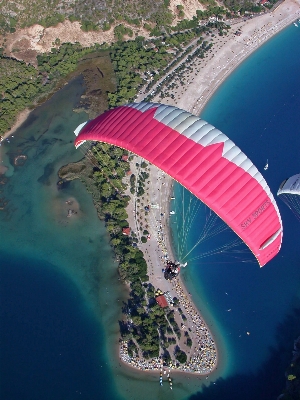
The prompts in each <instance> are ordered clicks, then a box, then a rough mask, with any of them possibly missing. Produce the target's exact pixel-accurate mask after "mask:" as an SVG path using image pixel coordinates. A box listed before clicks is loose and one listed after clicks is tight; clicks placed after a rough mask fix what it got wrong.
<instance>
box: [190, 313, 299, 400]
mask: <svg viewBox="0 0 300 400" xmlns="http://www.w3.org/2000/svg"><path fill="white" fill-rule="evenodd" d="M299 322H300V307H298V308H295V309H294V310H293V312H292V313H291V314H289V315H288V316H287V317H286V318H285V319H284V321H283V322H282V323H280V324H279V325H278V327H277V332H276V341H277V345H276V346H275V347H270V349H269V350H270V355H269V357H268V359H267V360H266V362H265V363H264V364H263V365H262V366H261V368H260V369H259V371H258V372H257V373H252V374H247V375H242V374H240V375H239V374H236V375H234V376H232V377H229V378H227V379H223V378H220V379H218V380H217V381H216V382H215V383H212V384H210V385H209V386H204V385H203V388H202V391H201V393H200V392H198V393H196V394H195V395H192V396H191V397H190V398H189V400H276V399H277V398H278V396H279V395H280V394H281V393H282V392H283V390H284V388H285V379H286V378H285V371H286V369H287V367H288V365H289V364H290V362H291V360H292V350H293V346H294V341H295V339H296V338H297V337H298V336H299V334H300V324H299ZM245 362H247V360H245Z"/></svg>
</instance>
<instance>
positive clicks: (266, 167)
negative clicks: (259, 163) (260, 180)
mask: <svg viewBox="0 0 300 400" xmlns="http://www.w3.org/2000/svg"><path fill="white" fill-rule="evenodd" d="M268 168H269V164H268V160H267V163H266V165H265V166H264V170H265V171H266V170H267V169H268Z"/></svg>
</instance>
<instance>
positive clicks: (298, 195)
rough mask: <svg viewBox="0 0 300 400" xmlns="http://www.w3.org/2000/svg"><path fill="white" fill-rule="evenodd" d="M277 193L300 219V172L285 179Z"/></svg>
mask: <svg viewBox="0 0 300 400" xmlns="http://www.w3.org/2000/svg"><path fill="white" fill-rule="evenodd" d="M277 195H278V196H279V197H280V198H281V200H282V201H283V202H284V203H285V204H286V205H287V206H288V207H289V208H290V209H291V210H292V211H293V213H294V214H295V215H296V217H297V218H298V219H299V220H300V174H297V175H293V176H291V177H290V178H288V179H286V180H284V181H283V182H282V184H281V185H280V187H279V190H278V192H277Z"/></svg>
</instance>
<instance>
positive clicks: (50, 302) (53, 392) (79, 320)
mask: <svg viewBox="0 0 300 400" xmlns="http://www.w3.org/2000/svg"><path fill="white" fill-rule="evenodd" d="M0 264H1V265H0V293H1V295H0V296H1V381H2V384H1V399H10V400H11V399H24V400H25V399H28V400H29V399H30V400H34V399H41V398H43V399H81V398H85V399H95V398H97V396H96V394H100V393H101V392H102V393H103V394H104V393H105V391H106V387H105V386H106V385H105V382H107V376H106V375H107V374H106V373H105V372H102V374H101V379H99V372H98V371H99V368H100V365H99V364H100V363H101V362H103V363H104V360H101V357H99V353H100V352H99V345H100V341H101V339H102V340H103V337H102V332H101V330H100V329H99V325H98V324H97V323H96V322H95V321H94V320H93V318H92V317H91V316H89V313H88V312H87V310H86V309H85V307H84V306H83V304H84V302H83V299H82V296H81V294H80V293H79V290H78V289H77V288H76V286H75V285H72V284H70V281H69V279H68V278H67V277H66V276H64V275H62V274H61V272H60V271H58V270H57V268H55V266H53V265H50V264H49V265H47V264H46V263H45V262H40V263H39V262H38V261H37V260H36V259H26V258H24V257H17V256H15V257H12V254H9V255H5V254H3V253H2V254H1V262H0ZM97 372H98V373H97ZM108 394H109V390H108Z"/></svg>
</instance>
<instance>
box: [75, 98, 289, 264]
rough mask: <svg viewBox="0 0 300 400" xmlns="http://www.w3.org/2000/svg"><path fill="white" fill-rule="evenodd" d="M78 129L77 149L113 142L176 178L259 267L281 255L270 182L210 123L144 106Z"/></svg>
mask: <svg viewBox="0 0 300 400" xmlns="http://www.w3.org/2000/svg"><path fill="white" fill-rule="evenodd" d="M78 130H79V129H78ZM78 130H77V131H76V133H77V137H76V140H75V146H76V147H78V146H80V144H82V143H83V142H84V141H87V140H91V141H100V142H105V143H110V144H113V145H116V146H119V147H122V148H124V149H127V150H129V151H131V152H133V153H135V154H138V155H140V156H142V157H143V158H144V159H146V160H148V161H149V162H150V163H152V164H154V165H156V166H157V167H159V168H160V169H162V170H163V171H165V172H166V173H167V174H169V175H170V176H171V177H173V178H174V179H176V180H177V181H178V182H179V183H180V184H182V185H183V186H184V187H186V188H187V189H188V190H189V191H190V192H191V193H193V194H194V195H195V196H196V197H198V198H199V199H200V200H201V201H202V202H203V203H205V204H206V205H207V206H208V207H210V208H211V209H212V210H213V211H214V212H215V213H216V214H217V215H219V216H220V217H221V218H222V219H223V220H224V221H225V222H226V223H227V224H228V225H229V226H230V227H231V228H232V229H233V230H234V231H235V232H236V233H237V234H238V235H239V236H240V238H241V239H242V240H243V241H244V242H245V243H246V245H247V246H248V247H249V248H250V250H251V251H252V252H253V254H254V255H255V257H256V258H257V260H258V262H259V264H260V266H264V265H265V264H266V263H267V262H268V261H270V260H271V259H272V258H273V257H274V256H275V255H276V254H277V253H278V252H279V250H280V247H281V241H282V222H281V217H280V213H279V210H278V207H277V204H276V202H275V199H274V197H273V195H272V193H271V191H270V189H269V187H268V185H267V183H266V181H265V179H264V178H263V176H262V175H261V174H260V172H259V171H258V170H257V168H256V167H255V166H254V165H253V163H252V162H251V161H250V160H249V159H248V157H247V156H246V155H245V154H244V153H243V152H242V151H241V150H240V149H239V148H238V147H237V146H236V145H235V144H234V143H233V142H232V141H231V140H230V139H229V138H228V137H227V136H226V135H224V134H223V133H222V132H220V131H219V130H218V129H216V128H215V127H214V126H212V125H210V124H208V123H207V122H206V121H204V120H202V119H201V118H199V117H196V116H195V115H192V114H190V113H188V112H186V111H183V110H180V109H179V108H176V107H172V106H167V105H162V104H155V103H147V102H142V103H131V104H128V105H126V106H120V107H117V108H115V109H113V110H109V111H107V112H105V113H104V114H102V115H100V116H98V117H97V118H95V119H94V120H92V121H89V122H88V123H86V124H85V125H84V126H83V127H82V128H81V129H80V131H79V133H78Z"/></svg>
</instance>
